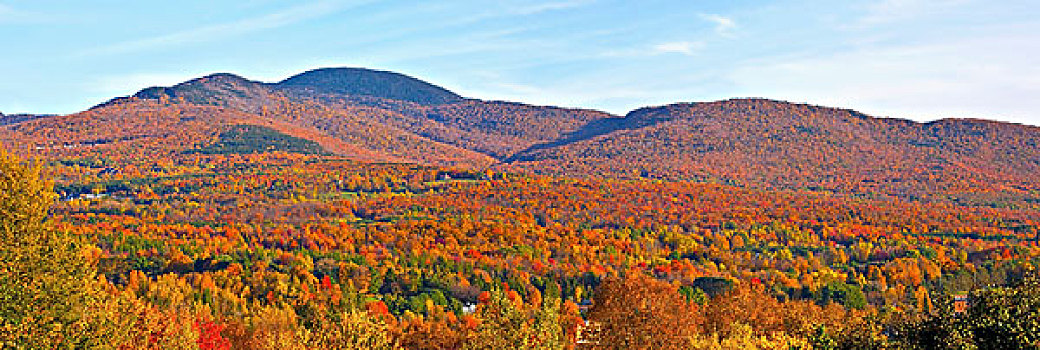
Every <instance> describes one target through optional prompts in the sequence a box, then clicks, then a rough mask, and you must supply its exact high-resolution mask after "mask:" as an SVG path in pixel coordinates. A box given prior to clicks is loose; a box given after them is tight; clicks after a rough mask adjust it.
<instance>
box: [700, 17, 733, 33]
mask: <svg viewBox="0 0 1040 350" xmlns="http://www.w3.org/2000/svg"><path fill="white" fill-rule="evenodd" d="M700 18H701V19H703V20H705V21H708V22H711V23H713V24H715V33H717V34H719V35H721V36H725V37H729V36H733V31H734V30H736V29H737V22H735V21H733V19H732V18H729V17H725V16H722V15H718V14H712V13H702V14H700Z"/></svg>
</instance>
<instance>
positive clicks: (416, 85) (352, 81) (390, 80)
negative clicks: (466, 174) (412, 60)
mask: <svg viewBox="0 0 1040 350" xmlns="http://www.w3.org/2000/svg"><path fill="white" fill-rule="evenodd" d="M273 87H274V88H276V89H279V90H283V91H286V92H288V93H290V94H291V95H296V96H302V97H306V96H313V95H330V94H332V95H352V96H369V97H378V98H385V99H390V100H399V101H408V102H413V103H418V104H420V105H438V104H445V103H453V102H460V101H462V100H463V99H462V97H461V96H459V95H456V94H455V93H454V92H451V91H448V90H446V89H444V88H442V87H440V86H436V85H433V84H430V83H427V82H425V81H422V80H419V79H415V78H412V77H409V76H407V75H404V74H400V73H394V72H385V71H378V70H371V69H364V68H321V69H315V70H312V71H308V72H304V73H301V74H298V75H295V76H292V77H290V78H288V79H285V80H282V81H281V82H279V83H277V84H273Z"/></svg>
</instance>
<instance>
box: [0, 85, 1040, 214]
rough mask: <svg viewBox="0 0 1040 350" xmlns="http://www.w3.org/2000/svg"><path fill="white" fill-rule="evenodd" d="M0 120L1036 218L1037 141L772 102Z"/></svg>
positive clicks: (364, 102)
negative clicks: (225, 135)
mask: <svg viewBox="0 0 1040 350" xmlns="http://www.w3.org/2000/svg"><path fill="white" fill-rule="evenodd" d="M185 115H193V116H192V117H191V118H194V119H188V120H186V119H184V118H185ZM3 119H4V120H5V122H4V123H3V124H6V125H3V126H0V127H2V130H0V131H2V132H0V138H2V139H3V140H0V141H4V142H6V143H8V144H15V145H18V144H32V145H36V146H37V147H42V148H48V147H54V146H55V145H67V144H71V145H91V146H96V145H99V144H100V143H98V142H96V141H97V140H102V141H106V142H105V144H120V143H124V142H129V140H138V139H142V140H143V139H149V140H151V139H155V138H162V139H163V140H166V141H162V142H158V141H157V142H151V143H149V144H151V145H153V147H172V148H174V149H188V148H198V147H205V146H206V145H205V143H207V142H209V143H210V144H212V143H214V142H217V139H218V137H217V136H218V135H220V134H221V132H224V131H227V130H230V129H229V128H232V127H233V126H234V125H240V124H249V125H260V126H264V127H270V128H272V129H274V130H276V131H277V132H280V133H284V134H285V135H286V136H287V137H294V138H301V139H305V140H310V141H314V142H316V143H317V144H319V145H320V146H321V147H322V149H323V150H325V151H329V152H332V153H335V154H339V155H345V156H350V157H355V158H358V159H363V160H371V161H386V162H415V163H423V164H432V165H450V166H462V167H476V168H484V167H488V166H492V165H496V166H497V167H498V168H501V169H513V170H522V171H535V172H542V173H552V174H564V175H572V176H607V177H651V178H661V179H669V180H697V181H712V182H722V183H728V184H736V185H742V186H748V187H755V188H766V189H796V190H798V189H808V190H822V191H828V192H834V193H842V194H866V195H871V196H896V197H900V198H905V199H925V200H940V201H953V202H956V203H962V204H971V205H977V204H981V205H998V206H999V205H1031V206H1040V179H1037V176H1036V174H1038V173H1040V128H1036V127H1030V126H1022V125H1016V124H1007V123H998V122H990V121H983V120H956V119H955V120H940V121H936V122H931V123H923V124H922V123H916V122H912V121H907V120H899V119H885V118H874V117H870V116H866V115H863V114H861V113H857V112H855V111H851V110H845V109H835V108H826V107H819V106H811V105H804V104H792V103H787V102H782V101H772V100H765V99H734V100H727V101H718V102H708V103H678V104H672V105H667V106H660V107H647V108H641V109H638V110H635V111H632V112H631V113H628V114H627V115H625V116H624V117H618V116H613V115H610V114H608V113H603V112H599V111H593V110H581V109H567V108H558V107H551V106H531V105H525V104H520V103H511V102H499V101H481V100H476V99H465V98H462V97H460V96H459V95H457V94H455V93H452V92H450V91H448V90H445V89H443V88H441V87H438V86H436V85H433V84H430V83H426V82H424V81H421V80H418V79H415V78H412V77H409V76H406V75H402V74H397V73H392V72H383V71H375V70H368V69H361V68H324V69H316V70H312V71H309V72H305V73H301V74H299V75H296V76H293V77H290V78H288V79H285V80H283V81H281V82H277V83H263V82H257V81H252V80H249V79H246V78H242V77H239V76H236V75H233V74H226V73H222V74H213V75H209V76H206V77H202V78H198V79H193V80H190V81H187V82H184V83H181V84H178V85H175V86H172V87H153V88H148V89H144V90H141V91H140V92H138V93H137V94H135V95H133V96H130V97H124V98H117V99H114V100H111V101H109V102H107V103H105V104H102V105H101V106H98V107H95V108H93V109H91V110H90V111H88V112H84V113H79V114H75V115H71V116H65V117H48V118H39V119H32V120H29V119H24V118H23V119H17V120H16V119H12V118H3ZM194 120H199V121H205V122H203V123H201V124H199V123H196V122H194ZM7 121H9V122H7ZM88 126H89V127H88ZM142 135H144V136H142ZM173 140H176V142H174V141H173ZM188 141H190V142H188ZM63 147H65V146H63ZM106 147H111V145H109V146H106Z"/></svg>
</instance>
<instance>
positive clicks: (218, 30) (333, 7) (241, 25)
mask: <svg viewBox="0 0 1040 350" xmlns="http://www.w3.org/2000/svg"><path fill="white" fill-rule="evenodd" d="M356 5H357V4H355V6H356ZM343 8H344V5H342V4H341V3H340V2H337V1H322V2H317V3H311V4H305V5H299V6H294V7H290V8H287V9H283V10H281V11H278V12H273V13H269V14H266V15H263V16H258V17H253V18H246V19H242V20H238V21H233V22H228V23H220V24H215V25H210V26H205V27H199V28H194V29H189V30H185V31H180V32H175V33H170V34H165V35H160V36H155V37H151V38H144V39H138V40H131V41H125V42H121V43H116V44H113V45H109V46H102V47H97V48H92V49H88V50H85V51H82V52H80V53H79V56H97V55H115V54H126V53H133V52H139V51H146V50H152V49H157V48H166V47H171V46H179V45H189V44H195V43H202V42H210V41H215V40H219V39H224V38H229V37H236V36H241V35H245V34H249V33H253V32H257V31H261V30H267V29H274V28H280V27H285V26H288V25H291V24H294V23H298V22H301V21H304V20H307V19H311V18H316V17H321V16H325V15H329V14H332V13H334V12H336V11H338V10H341V9H343Z"/></svg>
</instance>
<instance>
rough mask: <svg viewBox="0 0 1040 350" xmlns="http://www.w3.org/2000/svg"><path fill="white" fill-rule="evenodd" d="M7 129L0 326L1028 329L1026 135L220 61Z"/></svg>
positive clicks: (819, 335)
mask: <svg viewBox="0 0 1040 350" xmlns="http://www.w3.org/2000/svg"><path fill="white" fill-rule="evenodd" d="M3 120H4V121H5V122H4V123H3V125H0V143H2V144H3V148H2V149H0V199H2V201H0V235H3V236H2V237H0V238H2V239H3V240H4V241H5V242H10V244H7V245H3V246H2V247H0V254H2V257H3V259H0V261H2V265H0V270H3V271H5V273H7V275H8V276H9V278H5V279H3V281H2V285H0V287H2V290H0V292H3V293H2V294H3V296H4V298H0V316H2V319H0V321H2V322H3V323H2V324H0V344H3V345H2V347H16V348H17V347H23V348H61V347H69V346H71V347H74V348H123V349H128V348H129V349H137V348H142V349H166V348H178V349H181V348H199V349H286V348H288V349H313V348H318V349H343V348H348V349H349V348H364V349H395V348H405V349H501V348H524V349H526V348H531V349H577V348H581V349H585V348H592V349H597V348H604V349H619V348H622V349H690V348H693V349H919V348H920V349H934V348H951V349H963V348H978V349H1009V348H1024V349H1029V348H1036V347H1038V346H1040V338H1037V334H1040V317H1038V315H1037V312H1040V311H1038V310H1040V289H1038V288H1040V287H1038V286H1040V284H1038V283H1040V282H1038V280H1037V271H1036V269H1037V264H1040V183H1038V181H1040V179H1038V178H1037V177H1036V176H1035V175H1036V174H1038V173H1040V150H1038V144H1037V143H1038V141H1040V130H1038V128H1036V127H1031V126H1023V125H1015V124H1006V123H997V122H990V121H982V120H940V121H935V122H931V123H916V122H911V121H906V120H896V119H884V118H875V117H870V116H866V115H863V114H860V113H857V112H854V111H850V110H841V109H834V108H826V107H819V106H810V105H802V104H791V103H786V102H780V101H772V100H763V99H735V100H727V101H720V102H710V103H682V104H673V105H668V106H661V107H648V108H643V109H639V110H636V111H633V112H631V113H629V114H628V115H626V116H613V115H610V114H607V113H603V112H597V111H591V110H580V109H566V108H557V107H545V106H531V105H524V104H519V103H510V102H490V101H481V100H475V99H466V98H462V97H460V96H458V95H456V94H454V93H451V92H450V91H447V90H444V89H443V88H440V87H437V86H435V85H432V84H428V83H425V82H422V81H420V80H417V79H414V78H411V77H407V76H404V75H400V74H396V73H390V72H378V71H370V70H364V69H323V70H315V71H311V72H307V73H303V74H301V75H298V76H295V77H292V78H289V79H287V80H285V81H283V82H279V83H263V82H256V81H251V80H248V79H245V78H241V77H238V76H234V75H230V74H216V75H210V76H207V77H203V78H199V79H195V80H192V81H189V82H185V83H182V84H179V85H176V86H173V87H159V88H149V89H145V90H142V91H141V92H139V93H137V94H136V95H134V96H131V97H127V98H117V99H114V100H111V101H109V102H106V103H104V104H101V105H99V106H97V107H95V108H92V109H90V110H87V111H84V112H81V113H76V114H72V115H63V116H35V117H31V118H7V117H3Z"/></svg>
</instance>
